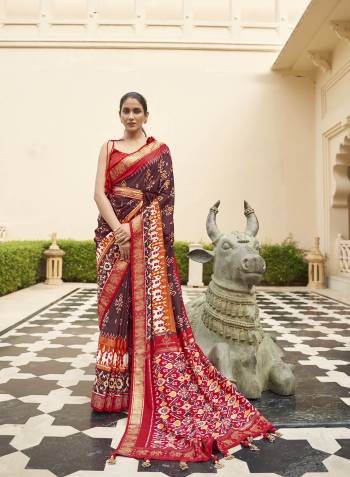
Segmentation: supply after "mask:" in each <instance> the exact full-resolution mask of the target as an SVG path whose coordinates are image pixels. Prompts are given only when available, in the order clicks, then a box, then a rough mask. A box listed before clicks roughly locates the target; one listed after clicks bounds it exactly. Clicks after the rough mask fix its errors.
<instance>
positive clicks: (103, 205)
mask: <svg viewBox="0 0 350 477" xmlns="http://www.w3.org/2000/svg"><path fill="white" fill-rule="evenodd" d="M106 167H107V143H104V144H103V145H102V147H101V150H100V155H99V158H98V164H97V172H96V179H95V193H94V200H95V202H96V205H97V208H98V210H99V211H100V214H101V215H102V217H103V218H104V219H105V221H106V222H107V224H108V225H109V226H110V228H111V229H112V230H115V229H117V228H118V227H119V226H120V222H119V220H118V219H117V216H116V215H115V213H114V210H113V207H112V205H111V203H110V201H109V199H108V197H107V196H106V194H105V173H106Z"/></svg>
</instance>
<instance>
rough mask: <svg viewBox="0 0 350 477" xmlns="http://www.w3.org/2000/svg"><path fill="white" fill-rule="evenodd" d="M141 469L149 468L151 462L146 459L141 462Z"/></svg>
mask: <svg viewBox="0 0 350 477" xmlns="http://www.w3.org/2000/svg"><path fill="white" fill-rule="evenodd" d="M141 465H142V467H151V461H150V460H149V459H146V460H144V461H143V462H142V464H141Z"/></svg>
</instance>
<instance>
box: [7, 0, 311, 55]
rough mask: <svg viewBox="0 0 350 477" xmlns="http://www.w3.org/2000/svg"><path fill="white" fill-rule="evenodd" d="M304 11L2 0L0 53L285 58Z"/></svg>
mask: <svg viewBox="0 0 350 477" xmlns="http://www.w3.org/2000/svg"><path fill="white" fill-rule="evenodd" d="M304 3H305V5H304V6H305V7H306V5H307V3H308V0H305V2H304ZM302 10H303V1H301V2H300V3H299V6H298V8H296V6H295V4H294V2H293V1H292V0H259V1H257V0H244V1H242V0H215V1H212V2H208V1H207V0H191V1H189V0H171V1H167V2H165V1H164V0H123V2H121V1H120V2H119V1H116V0H75V1H74V2H73V1H72V0H11V1H5V0H0V47H4V48H9V47H10V48H12V47H13V48H16V47H45V48H48V47H53V48H55V47H58V46H60V47H62V48H76V47H78V48H84V47H85V48H105V47H107V48H119V46H120V45H121V44H122V45H124V46H123V47H124V48H126V47H128V48H136V47H139V45H140V44H142V45H143V48H174V49H177V48H181V47H182V48H186V47H187V45H189V46H190V47H191V48H196V49H198V48H199V47H200V45H202V44H203V45H211V46H210V49H224V50H236V49H237V50H239V49H242V50H249V51H254V50H258V51H260V50H261V51H278V50H279V49H280V48H281V46H282V45H283V43H284V42H285V41H286V39H287V37H288V35H289V33H290V32H291V31H292V29H293V28H294V26H295V24H296V21H297V20H298V18H299V16H300V15H298V12H299V13H300V14H301V13H302ZM296 12H297V13H296ZM206 48H209V47H208V46H206Z"/></svg>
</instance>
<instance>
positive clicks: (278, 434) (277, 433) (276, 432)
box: [269, 426, 283, 437]
mask: <svg viewBox="0 0 350 477" xmlns="http://www.w3.org/2000/svg"><path fill="white" fill-rule="evenodd" d="M269 432H270V434H271V435H273V436H275V437H282V435H283V434H282V432H280V431H277V430H276V428H275V427H274V426H272V428H271V429H270V430H269Z"/></svg>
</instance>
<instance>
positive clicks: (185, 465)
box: [179, 460, 188, 470]
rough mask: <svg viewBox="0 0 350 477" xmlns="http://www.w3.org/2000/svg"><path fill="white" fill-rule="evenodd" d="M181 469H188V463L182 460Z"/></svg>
mask: <svg viewBox="0 0 350 477" xmlns="http://www.w3.org/2000/svg"><path fill="white" fill-rule="evenodd" d="M179 467H180V469H181V470H186V469H188V465H187V462H185V461H184V460H180V463H179Z"/></svg>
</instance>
